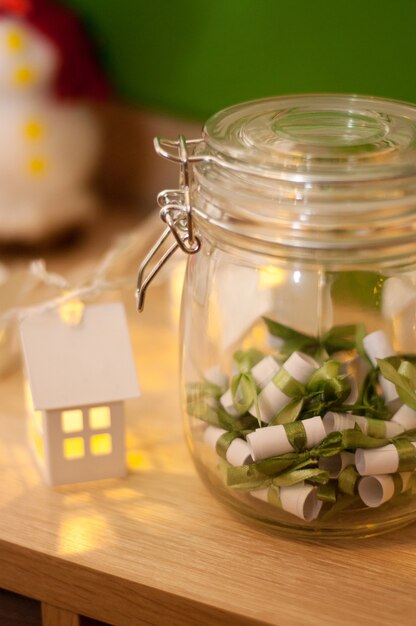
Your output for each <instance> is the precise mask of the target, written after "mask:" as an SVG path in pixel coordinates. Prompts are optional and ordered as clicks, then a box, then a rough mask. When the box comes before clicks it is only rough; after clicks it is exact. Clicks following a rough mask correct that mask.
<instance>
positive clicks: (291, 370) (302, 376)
mask: <svg viewBox="0 0 416 626" xmlns="http://www.w3.org/2000/svg"><path fill="white" fill-rule="evenodd" d="M283 368H284V369H285V370H286V372H287V373H288V374H289V375H290V376H291V377H292V378H294V379H295V380H296V381H297V382H299V383H301V384H304V383H306V382H307V381H308V380H309V378H310V377H311V376H312V374H313V373H314V371H315V370H317V369H318V368H319V364H318V363H317V362H316V361H315V360H314V359H313V358H312V357H310V356H308V355H307V354H303V352H293V353H292V354H291V355H290V357H289V358H288V359H287V361H285V363H284V364H283ZM290 400H291V398H290V397H289V396H287V395H286V394H285V393H283V391H281V390H280V389H279V388H278V387H276V385H275V384H274V382H273V380H271V381H270V382H269V383H268V384H267V385H266V386H265V387H264V389H263V390H262V391H261V392H260V394H259V396H258V406H259V411H260V418H261V420H262V422H266V423H267V424H268V423H269V422H270V421H271V420H272V419H273V417H274V416H275V415H277V413H278V412H279V411H281V409H283V407H285V406H286V405H287V404H288V403H289V402H290ZM250 413H251V414H252V415H254V416H256V415H257V413H256V407H255V406H254V405H253V406H252V407H251V408H250Z"/></svg>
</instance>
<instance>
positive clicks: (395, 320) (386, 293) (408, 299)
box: [381, 275, 416, 353]
mask: <svg viewBox="0 0 416 626" xmlns="http://www.w3.org/2000/svg"><path fill="white" fill-rule="evenodd" d="M413 282H414V279H413V280H412V278H411V277H410V276H408V275H407V276H403V275H402V276H400V277H399V276H392V277H391V278H388V279H387V280H386V281H384V283H383V290H382V299H381V310H382V312H383V316H384V317H385V318H387V319H388V320H390V322H391V324H392V326H393V328H394V342H395V345H396V347H397V350H399V351H400V352H407V353H409V352H415V351H416V337H415V332H414V327H415V319H416V288H415V285H414V284H413Z"/></svg>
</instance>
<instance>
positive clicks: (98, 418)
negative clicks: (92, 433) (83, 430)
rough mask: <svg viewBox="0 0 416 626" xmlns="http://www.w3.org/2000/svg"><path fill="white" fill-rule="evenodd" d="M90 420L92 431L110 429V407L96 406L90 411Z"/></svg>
mask: <svg viewBox="0 0 416 626" xmlns="http://www.w3.org/2000/svg"><path fill="white" fill-rule="evenodd" d="M88 420H89V423H90V428H91V429H92V430H100V429H104V428H110V426H111V411H110V407H108V406H94V407H92V408H91V409H90V410H89V411H88Z"/></svg>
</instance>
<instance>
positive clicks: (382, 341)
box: [363, 330, 398, 402]
mask: <svg viewBox="0 0 416 626" xmlns="http://www.w3.org/2000/svg"><path fill="white" fill-rule="evenodd" d="M363 344H364V348H365V351H366V352H367V354H368V357H369V359H370V361H371V362H372V364H373V365H374V366H375V367H376V366H377V359H385V358H387V357H388V356H394V355H395V354H396V353H395V351H394V349H393V346H392V345H391V342H390V339H389V338H388V337H387V335H386V333H385V332H384V331H383V330H376V331H374V332H373V333H370V334H369V335H366V337H364V339H363ZM379 382H380V385H381V388H382V390H383V394H384V398H385V400H386V402H393V401H394V400H397V398H398V395H397V391H396V387H395V386H394V385H393V383H391V382H390V381H389V380H386V379H385V378H384V377H383V376H380V377H379Z"/></svg>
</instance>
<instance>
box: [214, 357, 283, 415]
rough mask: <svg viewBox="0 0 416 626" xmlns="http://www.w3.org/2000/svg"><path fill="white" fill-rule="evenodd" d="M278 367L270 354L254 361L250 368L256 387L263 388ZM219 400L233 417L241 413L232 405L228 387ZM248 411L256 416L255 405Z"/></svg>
mask: <svg viewBox="0 0 416 626" xmlns="http://www.w3.org/2000/svg"><path fill="white" fill-rule="evenodd" d="M279 369H280V365H279V364H278V363H276V361H275V360H274V358H273V357H272V356H266V357H265V358H264V359H262V360H261V361H259V362H258V363H256V365H254V367H253V368H252V369H251V375H252V377H253V380H254V382H255V383H256V386H257V388H258V389H263V387H264V386H265V385H267V383H268V382H270V380H271V379H272V378H273V376H275V375H276V374H277V372H278V371H279ZM237 399H239V398H238V391H237ZM220 402H221V404H222V406H223V407H224V409H225V410H226V411H227V413H229V414H230V415H232V416H233V417H238V416H239V415H241V412H239V411H238V410H237V409H236V407H235V406H234V402H233V396H232V393H231V389H228V390H227V391H226V392H225V393H224V394H223V395H222V396H221V398H220ZM250 413H252V415H254V416H256V410H255V407H253V410H251V409H250Z"/></svg>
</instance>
